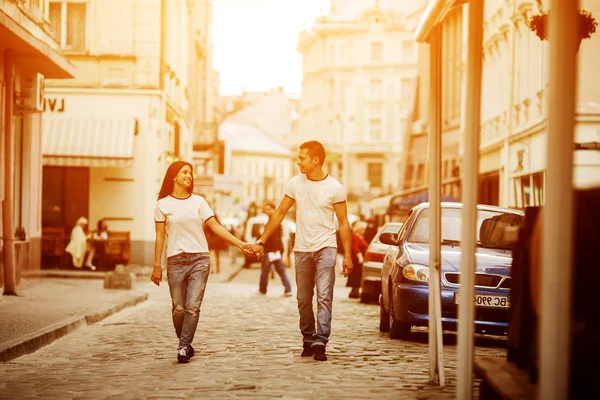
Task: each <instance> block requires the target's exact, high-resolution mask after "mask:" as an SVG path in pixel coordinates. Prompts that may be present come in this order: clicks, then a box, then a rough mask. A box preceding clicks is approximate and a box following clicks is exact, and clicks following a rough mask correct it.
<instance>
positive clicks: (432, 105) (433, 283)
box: [428, 24, 445, 386]
mask: <svg viewBox="0 0 600 400" xmlns="http://www.w3.org/2000/svg"><path fill="white" fill-rule="evenodd" d="M429 54H430V57H429V58H430V61H429V65H430V69H429V77H430V82H429V127H430V128H429V135H428V138H429V163H428V164H429V203H430V206H429V379H430V380H431V381H432V382H434V383H438V382H439V384H440V386H445V377H444V358H443V355H444V353H443V352H444V344H443V337H442V320H441V318H442V303H441V302H442V300H441V287H440V286H441V285H440V279H441V273H440V265H441V263H440V260H441V248H440V246H441V241H442V224H441V218H442V209H441V205H440V201H441V183H442V179H441V164H442V26H441V24H440V25H438V26H436V27H435V28H433V31H432V33H431V36H430V42H429Z"/></svg>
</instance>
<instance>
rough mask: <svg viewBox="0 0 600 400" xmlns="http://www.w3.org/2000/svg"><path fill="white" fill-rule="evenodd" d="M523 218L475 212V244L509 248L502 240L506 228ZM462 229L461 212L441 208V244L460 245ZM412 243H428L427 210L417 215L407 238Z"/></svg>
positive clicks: (458, 209) (494, 212)
mask: <svg viewBox="0 0 600 400" xmlns="http://www.w3.org/2000/svg"><path fill="white" fill-rule="evenodd" d="M522 221H523V217H522V216H520V215H517V214H512V213H503V212H498V211H489V210H477V244H478V245H480V246H483V247H490V248H501V249H503V248H509V247H510V243H508V242H507V241H506V239H505V238H504V231H505V229H506V227H508V226H517V225H520V224H521V223H522ZM461 229H462V210H461V209H460V208H442V243H443V244H448V245H460V236H461ZM408 241H409V242H412V243H429V209H425V210H423V211H422V212H421V214H419V217H418V219H417V222H416V224H415V225H414V227H413V229H412V232H411V233H410V236H409V238H408Z"/></svg>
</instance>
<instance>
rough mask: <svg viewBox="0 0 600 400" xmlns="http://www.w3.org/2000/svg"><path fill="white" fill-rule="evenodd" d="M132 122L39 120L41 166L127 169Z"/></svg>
mask: <svg viewBox="0 0 600 400" xmlns="http://www.w3.org/2000/svg"><path fill="white" fill-rule="evenodd" d="M135 125H136V121H135V118H68V117H64V116H60V117H55V116H52V115H44V116H43V117H42V126H43V128H42V154H43V164H44V165H54V166H64V167H130V166H131V165H132V163H133V136H134V133H135Z"/></svg>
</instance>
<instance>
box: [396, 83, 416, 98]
mask: <svg viewBox="0 0 600 400" xmlns="http://www.w3.org/2000/svg"><path fill="white" fill-rule="evenodd" d="M414 90H415V84H414V81H413V80H412V79H410V78H402V80H401V81H400V93H401V98H400V99H401V100H409V99H410V98H411V96H412V95H413V94H414Z"/></svg>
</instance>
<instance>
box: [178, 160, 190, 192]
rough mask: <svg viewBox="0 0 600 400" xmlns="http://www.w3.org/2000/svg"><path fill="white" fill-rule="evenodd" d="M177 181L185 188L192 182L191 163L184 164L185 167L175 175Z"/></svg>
mask: <svg viewBox="0 0 600 400" xmlns="http://www.w3.org/2000/svg"><path fill="white" fill-rule="evenodd" d="M175 181H176V182H177V183H178V184H179V185H181V186H183V187H185V188H187V187H189V186H190V185H191V184H192V169H191V168H190V166H189V165H184V166H183V168H181V169H180V170H179V172H178V173H177V176H176V177H175Z"/></svg>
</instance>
